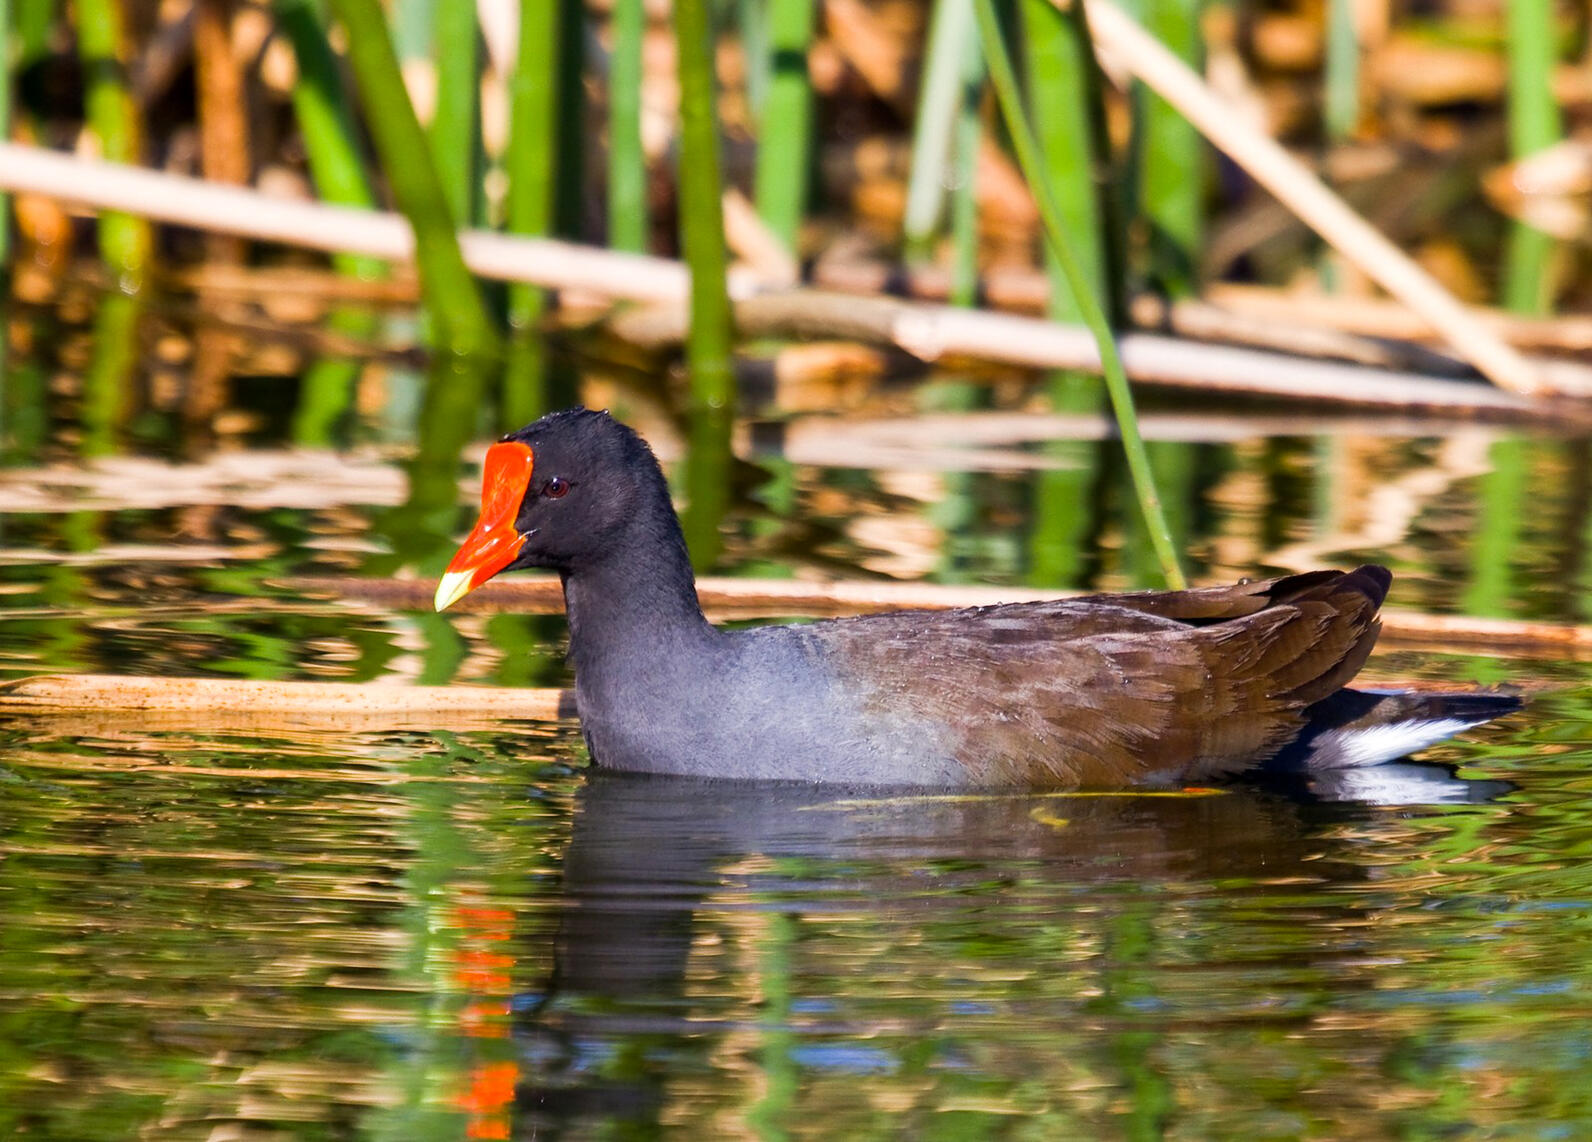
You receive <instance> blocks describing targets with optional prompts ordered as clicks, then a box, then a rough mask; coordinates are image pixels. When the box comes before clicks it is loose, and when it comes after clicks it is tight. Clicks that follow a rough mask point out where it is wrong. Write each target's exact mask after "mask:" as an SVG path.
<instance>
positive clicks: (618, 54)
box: [521, 0, 647, 254]
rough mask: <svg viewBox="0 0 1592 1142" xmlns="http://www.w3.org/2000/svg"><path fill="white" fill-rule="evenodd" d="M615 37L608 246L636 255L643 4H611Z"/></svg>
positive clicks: (643, 168)
mask: <svg viewBox="0 0 1592 1142" xmlns="http://www.w3.org/2000/svg"><path fill="white" fill-rule="evenodd" d="M531 2H532V3H534V2H535V0H531ZM523 18H524V17H523V14H522V17H521V19H522V20H523ZM613 34H614V50H613V54H612V56H611V57H610V60H609V65H608V244H609V245H610V246H611V247H613V248H614V249H615V250H624V251H626V252H628V253H632V254H640V253H645V252H646V249H647V155H646V152H645V151H644V150H643V149H642V146H641V45H642V41H643V40H644V39H645V38H646V35H647V9H646V4H645V2H644V0H614V29H613ZM521 50H524V48H523V45H522V46H521Z"/></svg>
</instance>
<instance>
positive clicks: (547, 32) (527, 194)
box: [504, 0, 563, 330]
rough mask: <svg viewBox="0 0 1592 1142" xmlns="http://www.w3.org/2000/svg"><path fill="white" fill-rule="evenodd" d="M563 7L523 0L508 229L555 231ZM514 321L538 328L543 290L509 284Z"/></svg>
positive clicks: (512, 87)
mask: <svg viewBox="0 0 1592 1142" xmlns="http://www.w3.org/2000/svg"><path fill="white" fill-rule="evenodd" d="M561 15H562V13H561V11H560V5H558V4H556V3H548V0H521V2H520V40H519V52H518V56H517V58H516V60H515V64H514V75H513V77H512V78H511V79H510V81H509V100H510V103H509V116H510V118H509V142H508V152H507V154H506V155H505V157H504V163H505V165H506V167H507V171H508V177H509V191H508V202H507V204H506V205H507V224H508V229H509V231H510V232H511V233H514V234H525V235H527V236H530V237H534V238H541V237H545V236H546V235H548V234H550V233H551V232H552V230H553V222H554V211H555V209H556V203H555V201H554V193H555V183H554V179H555V178H556V173H555V172H556V162H555V159H556V155H557V148H558V121H557V114H558V105H557V102H556V100H557V96H558V90H559V84H558V81H557V76H558V74H559V69H560V68H561V66H562V63H563V61H561V60H560V59H559V57H558V45H559V35H558V30H559V19H560V16H561ZM508 299H509V325H510V326H511V327H512V328H513V329H515V330H525V329H529V328H531V327H532V326H534V325H535V324H536V323H537V322H538V321H539V320H540V319H541V316H542V307H543V304H544V295H543V291H542V290H541V289H539V288H537V287H536V286H531V285H526V284H524V283H515V284H514V285H511V286H510V287H509V291H508Z"/></svg>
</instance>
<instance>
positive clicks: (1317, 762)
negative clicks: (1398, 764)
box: [1303, 718, 1486, 770]
mask: <svg viewBox="0 0 1592 1142" xmlns="http://www.w3.org/2000/svg"><path fill="white" fill-rule="evenodd" d="M1484 721H1486V719H1485V718H1480V719H1465V718H1433V719H1429V720H1427V721H1419V722H1394V723H1392V724H1390V725H1381V726H1361V727H1342V728H1339V729H1332V730H1323V731H1322V732H1321V733H1320V734H1318V735H1317V736H1316V737H1315V738H1314V739H1313V740H1312V741H1311V742H1310V754H1309V756H1308V758H1306V760H1305V762H1304V766H1303V768H1306V769H1311V770H1318V769H1347V768H1352V767H1358V766H1365V765H1381V764H1382V763H1384V762H1388V761H1393V760H1395V759H1397V758H1401V757H1404V756H1405V755H1407V754H1411V753H1414V752H1416V751H1417V750H1422V749H1425V748H1426V747H1427V746H1429V745H1435V744H1436V743H1437V742H1440V741H1442V740H1443V739H1444V738H1449V737H1453V736H1454V735H1455V734H1457V733H1459V732H1460V731H1461V730H1468V729H1470V727H1472V726H1479V725H1481V724H1482V722H1484Z"/></svg>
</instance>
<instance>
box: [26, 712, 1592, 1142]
mask: <svg viewBox="0 0 1592 1142" xmlns="http://www.w3.org/2000/svg"><path fill="white" fill-rule="evenodd" d="M1576 701H1577V702H1579V703H1581V704H1582V705H1584V702H1585V696H1584V695H1582V697H1580V698H1578V699H1576ZM1572 709H1580V705H1573V706H1566V707H1564V708H1554V709H1550V710H1549V711H1548V713H1547V715H1546V717H1545V719H1544V720H1543V721H1541V722H1539V723H1537V724H1536V725H1537V726H1538V728H1539V730H1540V732H1543V733H1546V734H1548V735H1549V737H1550V738H1553V739H1554V740H1556V741H1558V743H1559V745H1560V746H1561V753H1560V754H1559V755H1557V757H1556V758H1552V759H1548V760H1545V761H1542V762H1539V763H1532V764H1529V765H1528V764H1521V763H1520V762H1516V763H1514V764H1513V765H1511V764H1510V763H1509V762H1508V761H1507V760H1505V758H1506V757H1507V750H1509V749H1510V748H1513V749H1515V750H1518V749H1519V748H1520V747H1519V744H1518V740H1515V741H1513V742H1512V741H1511V739H1508V738H1507V737H1504V736H1503V735H1502V734H1501V732H1500V734H1499V738H1500V740H1501V741H1503V743H1504V744H1503V745H1502V746H1494V747H1487V746H1485V744H1477V743H1470V744H1468V745H1467V746H1466V747H1465V748H1466V749H1467V750H1469V751H1470V755H1471V756H1472V757H1473V758H1481V757H1482V756H1483V755H1484V751H1485V750H1486V749H1487V748H1491V749H1492V750H1493V751H1494V754H1495V756H1493V757H1492V758H1491V759H1490V760H1488V762H1487V765H1486V766H1485V768H1486V769H1488V770H1490V771H1492V772H1494V773H1507V774H1509V775H1510V776H1512V777H1514V778H1515V779H1516V781H1517V784H1518V785H1519V789H1518V790H1517V792H1515V793H1513V794H1511V795H1510V796H1509V797H1508V798H1507V799H1506V800H1504V801H1501V802H1493V803H1486V804H1456V805H1447V806H1426V807H1410V806H1405V807H1402V808H1399V809H1397V810H1386V809H1378V808H1374V807H1367V806H1364V805H1342V804H1339V805H1333V804H1322V803H1311V802H1304V801H1300V800H1298V799H1295V798H1293V797H1290V796H1284V795H1281V794H1279V793H1277V792H1274V791H1268V790H1261V789H1248V788H1240V789H1234V790H1229V791H1224V792H1220V793H1211V794H1206V795H1200V796H1156V797H1144V796H1113V797H1083V796H1066V795H1021V794H1019V795H1001V796H994V797H983V796H947V797H878V796H876V795H873V794H869V793H864V792H858V793H848V792H844V791H841V792H836V791H824V792H819V791H816V790H811V789H804V788H795V787H789V786H766V785H737V784H733V783H731V784H723V783H720V784H715V783H702V782H691V781H683V780H674V779H665V780H660V779H649V778H645V777H636V776H623V775H606V774H601V773H581V772H579V771H578V770H577V769H575V768H573V767H572V763H574V762H577V761H578V758H579V752H578V746H577V744H576V739H575V738H574V736H573V734H572V731H571V729H570V728H569V727H564V728H560V729H556V730H554V729H544V730H533V729H526V730H520V731H515V732H501V733H468V734H447V733H443V732H431V733H390V734H380V733H353V734H348V733H344V734H338V735H335V736H332V735H327V734H325V733H310V732H289V731H285V730H284V731H281V732H279V733H276V734H274V735H273V736H270V737H260V736H254V737H244V736H239V735H237V734H236V733H230V734H229V733H225V732H213V731H211V732H198V731H186V732H184V731H163V732H161V731H153V730H142V731H140V730H136V729H134V728H131V727H123V728H118V727H116V726H115V725H114V723H107V724H102V725H101V726H100V727H99V728H97V729H88V728H87V727H83V728H79V729H78V730H76V731H72V730H69V729H64V728H63V727H61V726H60V725H47V724H42V723H41V724H40V725H38V726H37V727H34V726H30V725H27V724H23V723H17V724H13V725H11V726H9V727H7V728H6V729H5V731H4V732H5V738H4V740H3V742H0V789H3V790H4V791H5V800H4V802H3V806H0V854H3V859H0V931H3V932H4V933H5V935H4V938H3V939H0V999H3V1000H4V1004H3V1011H0V1044H5V1047H4V1049H0V1108H4V1109H3V1110H0V1133H3V1132H7V1131H9V1132H11V1133H18V1132H23V1131H25V1132H27V1133H28V1134H29V1135H30V1136H33V1137H43V1138H59V1139H72V1140H77V1139H84V1138H98V1137H105V1138H125V1137H130V1136H134V1135H136V1134H138V1133H140V1132H141V1131H143V1132H147V1131H149V1130H155V1129H157V1128H158V1131H159V1132H160V1134H161V1136H162V1137H173V1138H189V1137H192V1138H208V1137H212V1136H214V1135H213V1132H214V1131H215V1130H218V1129H222V1128H223V1127H225V1128H226V1129H228V1130H233V1131H235V1132H239V1133H240V1134H241V1135H242V1136H248V1135H249V1134H250V1132H262V1131H270V1130H279V1131H280V1130H286V1131H288V1132H290V1133H291V1132H295V1131H299V1130H305V1129H314V1130H316V1131H320V1132H322V1133H326V1132H330V1135H339V1136H346V1135H351V1134H373V1135H376V1136H387V1135H393V1136H400V1137H426V1138H448V1137H492V1136H512V1137H544V1136H547V1135H548V1134H552V1135H554V1136H566V1135H567V1136H586V1135H589V1134H593V1133H608V1132H612V1131H617V1132H621V1133H623V1132H627V1131H628V1132H639V1133H646V1134H650V1133H653V1132H656V1131H659V1130H666V1129H678V1130H685V1131H689V1132H692V1133H694V1134H696V1135H698V1136H708V1135H713V1136H720V1135H723V1134H726V1133H728V1134H744V1133H755V1134H759V1135H765V1134H768V1135H782V1134H789V1135H801V1134H806V1133H813V1132H818V1133H821V1134H823V1135H824V1136H827V1137H834V1136H837V1134H838V1135H843V1136H846V1137H863V1138H867V1137H880V1138H885V1137H889V1138H894V1137H900V1136H901V1135H902V1133H903V1132H906V1133H910V1134H916V1133H930V1134H932V1133H935V1132H937V1131H939V1130H942V1129H944V1130H952V1132H953V1133H967V1132H971V1133H974V1134H983V1133H988V1132H996V1133H999V1132H1000V1131H1001V1130H1002V1129H1004V1128H1005V1127H1004V1126H1003V1125H1002V1124H1010V1123H1011V1122H1012V1121H1013V1119H1012V1116H1013V1115H1026V1116H1029V1117H1030V1118H1031V1120H1032V1121H1031V1125H1032V1126H1033V1128H1034V1129H1035V1130H1038V1131H1040V1132H1042V1133H1045V1134H1046V1135H1047V1136H1066V1137H1107V1136H1114V1135H1116V1134H1120V1133H1141V1132H1150V1133H1155V1132H1175V1133H1190V1134H1192V1135H1194V1136H1235V1135H1237V1134H1248V1133H1249V1132H1250V1131H1251V1130H1255V1129H1259V1127H1257V1125H1256V1124H1257V1123H1259V1124H1261V1125H1265V1124H1267V1123H1271V1124H1273V1125H1275V1124H1276V1123H1280V1122H1293V1123H1295V1124H1296V1127H1298V1126H1299V1124H1305V1123H1314V1124H1316V1126H1315V1127H1314V1129H1316V1130H1317V1132H1319V1133H1322V1134H1326V1135H1331V1136H1335V1137H1343V1136H1380V1134H1381V1132H1382V1126H1383V1125H1384V1124H1385V1121H1386V1119H1385V1115H1387V1114H1389V1113H1394V1112H1397V1113H1399V1114H1401V1115H1403V1116H1404V1118H1403V1121H1405V1122H1406V1123H1407V1124H1408V1125H1409V1126H1410V1128H1411V1129H1413V1130H1415V1131H1416V1132H1417V1133H1429V1132H1431V1131H1435V1130H1439V1129H1445V1130H1446V1129H1459V1128H1462V1127H1463V1128H1486V1127H1488V1126H1489V1125H1492V1126H1496V1125H1499V1124H1502V1123H1508V1122H1512V1121H1514V1120H1515V1116H1518V1115H1520V1114H1538V1115H1549V1114H1553V1115H1559V1116H1560V1117H1561V1120H1562V1121H1572V1122H1574V1121H1582V1122H1587V1121H1592V1118H1589V1115H1592V1100H1589V1099H1588V1097H1587V1096H1585V1095H1581V1094H1576V1095H1571V1094H1569V1093H1567V1092H1568V1091H1572V1090H1574V1091H1580V1090H1583V1089H1585V1084H1584V1083H1581V1082H1580V1081H1579V1079H1580V1078H1583V1077H1584V1073H1583V1072H1584V1066H1585V1064H1584V1059H1585V1057H1588V1053H1589V1052H1592V1038H1588V1037H1587V1036H1586V1035H1585V1033H1584V1032H1583V1031H1580V1030H1577V1028H1576V1025H1573V1024H1571V1023H1567V1022H1565V1021H1564V1019H1563V1018H1562V1013H1563V1012H1564V1011H1565V1010H1570V1009H1578V1008H1579V1007H1581V1006H1585V1005H1587V1004H1588V1003H1592V978H1589V977H1588V974H1587V972H1586V969H1585V965H1586V963H1588V962H1592V924H1588V923H1587V917H1588V916H1592V881H1589V880H1588V877H1587V875H1586V874H1584V873H1583V871H1582V870H1581V869H1580V868H1579V867H1575V868H1572V867H1568V866H1565V865H1564V864H1563V862H1562V859H1561V858H1562V854H1564V853H1566V852H1573V851H1576V850H1577V848H1578V847H1579V846H1584V845H1585V844H1587V843H1588V841H1587V826H1586V821H1587V820H1589V819H1592V813H1589V810H1588V807H1589V804H1592V802H1589V798H1592V786H1588V784H1587V782H1586V779H1585V778H1584V776H1578V775H1584V773H1585V772H1586V770H1587V768H1588V765H1587V762H1586V761H1585V759H1584V758H1583V760H1582V761H1581V762H1580V763H1579V765H1577V763H1576V762H1575V761H1574V757H1575V756H1579V755H1575V754H1573V752H1572V753H1565V752H1563V747H1565V746H1567V745H1569V742H1568V740H1567V739H1566V738H1565V737H1564V734H1563V732H1562V727H1564V726H1566V725H1567V724H1569V723H1567V722H1566V720H1565V715H1566V714H1567V713H1568V712H1570V710H1572ZM1549 727H1560V729H1551V728H1549ZM1583 736H1584V735H1583ZM1585 746H1586V743H1583V745H1582V747H1580V748H1582V750H1583V753H1584V749H1585ZM1464 772H1469V771H1464ZM1445 780H1447V781H1450V782H1452V781H1453V780H1454V779H1452V778H1448V777H1446V774H1445ZM1481 787H1482V788H1485V783H1483V784H1482V786H1481ZM1467 788H1470V789H1472V790H1478V786H1476V785H1471V786H1468V787H1467ZM1501 1091H1507V1092H1509V1093H1508V1097H1504V1096H1503V1095H1501V1094H1500V1092H1501ZM311 1124H315V1125H314V1126H313V1127H312V1126H311ZM818 1124H822V1128H821V1129H819V1125H818ZM1268 1129H1269V1127H1268ZM1273 1132H1275V1131H1273ZM1293 1132H1294V1133H1301V1132H1305V1131H1303V1129H1302V1127H1300V1128H1299V1129H1293ZM330 1135H329V1136H330Z"/></svg>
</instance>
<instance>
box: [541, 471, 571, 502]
mask: <svg viewBox="0 0 1592 1142" xmlns="http://www.w3.org/2000/svg"><path fill="white" fill-rule="evenodd" d="M568 491H569V481H568V480H566V479H564V477H562V476H554V477H553V478H552V479H551V480H549V481H547V483H546V485H545V486H544V487H543V488H542V495H544V496H546V497H547V498H548V499H550V500H556V499H558V498H560V497H561V496H563V495H565V494H566V493H567V492H568Z"/></svg>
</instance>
